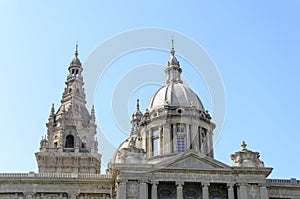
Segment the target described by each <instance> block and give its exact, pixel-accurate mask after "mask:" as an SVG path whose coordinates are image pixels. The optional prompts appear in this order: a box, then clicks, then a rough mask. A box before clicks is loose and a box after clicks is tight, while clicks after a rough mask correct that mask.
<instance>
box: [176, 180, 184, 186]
mask: <svg viewBox="0 0 300 199" xmlns="http://www.w3.org/2000/svg"><path fill="white" fill-rule="evenodd" d="M183 185H184V182H183V181H176V186H181V187H182V186H183Z"/></svg>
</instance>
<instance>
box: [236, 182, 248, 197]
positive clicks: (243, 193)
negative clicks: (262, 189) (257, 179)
mask: <svg viewBox="0 0 300 199" xmlns="http://www.w3.org/2000/svg"><path fill="white" fill-rule="evenodd" d="M238 198H239V199H240V198H241V199H247V198H248V189H247V184H239V187H238Z"/></svg>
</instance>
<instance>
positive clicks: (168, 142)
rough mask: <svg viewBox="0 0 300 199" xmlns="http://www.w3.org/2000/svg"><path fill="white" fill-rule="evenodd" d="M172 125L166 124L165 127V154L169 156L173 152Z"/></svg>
mask: <svg viewBox="0 0 300 199" xmlns="http://www.w3.org/2000/svg"><path fill="white" fill-rule="evenodd" d="M170 130H171V127H170V124H164V126H163V137H164V139H163V140H164V143H163V153H164V154H168V153H170V152H171V135H170Z"/></svg>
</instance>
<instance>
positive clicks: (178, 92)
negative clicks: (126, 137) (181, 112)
mask: <svg viewBox="0 0 300 199" xmlns="http://www.w3.org/2000/svg"><path fill="white" fill-rule="evenodd" d="M165 105H169V106H178V107H179V106H180V107H191V106H194V107H195V108H196V109H198V110H200V111H204V107H203V105H202V103H201V101H200V99H199V97H198V96H197V95H196V93H194V91H192V90H191V89H190V88H188V87H187V86H185V85H184V84H182V83H180V82H176V83H175V82H170V83H168V84H166V85H164V86H163V87H161V88H160V89H159V90H158V91H156V92H155V93H154V95H153V96H152V97H151V100H150V102H149V105H148V110H149V111H151V110H153V109H157V108H160V107H163V106H165Z"/></svg>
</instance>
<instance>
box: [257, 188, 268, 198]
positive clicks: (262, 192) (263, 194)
mask: <svg viewBox="0 0 300 199" xmlns="http://www.w3.org/2000/svg"><path fill="white" fill-rule="evenodd" d="M259 191H260V198H261V199H269V193H268V189H267V187H266V185H265V184H262V185H260V186H259Z"/></svg>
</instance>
